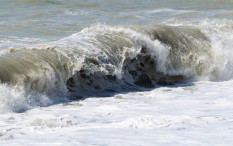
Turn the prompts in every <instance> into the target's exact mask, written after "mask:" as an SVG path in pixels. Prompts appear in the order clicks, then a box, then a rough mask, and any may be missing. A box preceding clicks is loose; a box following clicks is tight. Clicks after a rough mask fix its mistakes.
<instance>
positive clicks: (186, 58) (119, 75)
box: [0, 25, 225, 99]
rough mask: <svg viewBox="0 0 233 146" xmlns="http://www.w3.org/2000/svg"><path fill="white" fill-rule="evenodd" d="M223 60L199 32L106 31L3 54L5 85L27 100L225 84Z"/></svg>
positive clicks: (91, 31) (183, 29) (124, 28)
mask: <svg viewBox="0 0 233 146" xmlns="http://www.w3.org/2000/svg"><path fill="white" fill-rule="evenodd" d="M219 58H221V56H219V55H216V51H215V50H214V49H213V47H212V41H211V39H210V38H209V37H207V36H205V35H204V34H203V33H202V32H201V31H200V30H199V29H198V28H196V27H192V26H155V27H148V28H143V27H139V26H106V25H100V26H95V27H91V28H86V29H84V30H82V31H81V32H79V33H76V34H73V35H71V36H69V37H67V38H63V39H61V40H58V41H56V42H53V43H51V44H49V45H44V46H43V45H41V46H33V47H25V48H18V49H13V48H11V49H7V50H2V51H1V56H0V80H1V83H3V84H4V88H8V86H11V87H17V89H18V88H19V89H20V90H23V91H24V96H25V95H28V93H32V92H33V93H34V94H38V93H39V94H42V95H47V96H49V97H51V96H53V95H55V94H57V95H59V96H60V95H61V94H62V95H64V96H68V97H70V98H73V99H77V98H78V99H80V98H84V97H88V96H104V95H109V93H113V92H124V91H130V90H141V89H143V88H152V87H155V86H156V85H170V84H174V83H181V82H187V81H189V80H197V79H199V78H205V79H221V78H222V76H225V75H223V70H224V69H225V68H224V67H223V64H224V60H223V61H221V60H218V59H219ZM216 60H218V61H217V62H218V63H216ZM6 86H7V87H6Z"/></svg>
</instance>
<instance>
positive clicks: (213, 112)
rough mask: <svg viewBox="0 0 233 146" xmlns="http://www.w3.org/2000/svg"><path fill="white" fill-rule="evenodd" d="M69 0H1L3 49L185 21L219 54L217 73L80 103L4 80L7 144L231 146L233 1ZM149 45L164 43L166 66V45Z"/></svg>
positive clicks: (0, 98)
mask: <svg viewBox="0 0 233 146" xmlns="http://www.w3.org/2000/svg"><path fill="white" fill-rule="evenodd" d="M69 2H70V4H68V2H67V3H66V2H63V1H62V0H59V1H58V2H57V3H58V4H54V0H43V1H41V3H40V2H38V3H36V2H35V3H34V2H33V1H32V0H23V1H22V2H19V0H15V1H14V2H8V1H6V2H4V1H1V2H0V5H1V6H0V8H2V10H0V18H1V22H0V30H2V31H1V32H2V33H1V35H0V37H1V39H0V49H6V48H22V47H27V46H35V45H40V44H43V45H44V44H45V45H52V46H53V45H56V44H62V45H64V46H65V45H67V44H69V45H70V44H72V45H74V46H77V45H78V46H82V45H83V44H82V43H81V42H83V40H82V39H84V40H88V39H90V38H89V37H92V36H91V35H90V34H88V35H87V34H86V32H87V31H88V30H89V29H92V28H95V27H98V26H102V24H107V25H120V24H122V25H125V24H130V25H139V26H145V25H146V26H151V25H152V26H154V25H172V26H183V25H186V26H195V27H197V28H199V29H200V30H201V31H202V32H203V33H204V34H205V35H206V36H207V37H208V39H209V40H210V44H211V51H212V54H213V57H214V58H215V60H214V63H213V64H212V65H213V66H211V67H212V68H218V72H217V73H216V74H215V75H214V76H201V77H199V78H198V79H196V80H195V81H194V82H189V83H186V84H178V85H173V86H167V87H156V88H154V89H153V90H148V91H143V92H126V93H119V94H116V95H113V96H109V97H98V98H97V97H90V98H87V99H85V100H81V101H73V102H69V100H67V99H66V98H64V97H65V94H66V93H64V94H62V95H60V96H59V95H54V96H48V95H45V94H41V93H36V92H29V93H28V92H27V91H26V90H24V89H22V87H20V86H17V85H16V86H13V87H12V86H9V85H6V84H0V112H1V114H0V145H119V146H122V145H153V146H154V145H208V146H209V145H211V146H212V145H213V146H215V145H221V146H222V145H229V146H230V145H232V143H233V139H232V132H233V112H232V111H233V91H232V87H233V86H232V84H233V80H232V75H233V58H232V56H233V54H232V52H233V50H232V49H233V35H232V34H233V22H232V2H231V1H227V0H226V1H224V2H223V1H219V0H208V1H183V0H180V1H179V2H172V3H170V2H168V1H156V2H152V1H151V2H142V1H138V3H136V2H132V1H129V2H128V3H126V4H125V1H124V2H121V1H119V2H115V1H114V2H115V3H113V4H111V3H109V2H106V1H102V3H101V2H99V3H97V2H96V3H95V2H94V3H93V2H92V1H84V2H82V5H79V4H77V2H75V1H73V0H69ZM140 2H142V3H140ZM47 3H48V4H47ZM55 3H56V2H55ZM35 4H36V6H35ZM98 4H99V5H98ZM115 4H116V5H115ZM215 4H216V5H215ZM45 6H46V7H45ZM109 6H110V7H109ZM9 10H14V11H15V13H12V12H11V11H9ZM28 11H30V13H29V12H28ZM87 27H88V28H87ZM81 30H82V31H81ZM119 31H123V32H124V33H127V34H131V36H132V37H135V38H140V37H142V38H140V39H143V40H147V38H143V36H140V35H138V34H135V33H134V32H131V31H129V30H128V31H127V32H126V31H125V30H119ZM94 35H96V34H93V36H94ZM67 36H68V37H67ZM80 36H81V37H80ZM79 43H80V44H79ZM148 43H149V44H150V43H152V45H154V46H157V47H158V46H159V47H158V48H160V49H159V50H156V51H157V52H156V53H158V54H159V55H158V57H159V60H160V65H161V66H160V70H161V71H164V72H165V71H166V70H165V68H163V66H164V64H165V63H164V60H166V59H167V56H166V55H167V54H166V51H164V46H163V45H162V44H160V42H158V41H154V42H148ZM88 47H89V49H90V50H92V51H97V52H98V50H96V49H95V47H94V46H88ZM84 48H85V47H84ZM4 51H6V52H7V51H8V50H4ZM4 51H1V52H4ZM60 51H61V52H62V51H64V50H60ZM71 51H73V50H71ZM84 51H86V50H84ZM202 59H203V58H202ZM204 59H205V58H204ZM204 59H203V60H204Z"/></svg>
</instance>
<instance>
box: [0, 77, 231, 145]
mask: <svg viewBox="0 0 233 146" xmlns="http://www.w3.org/2000/svg"><path fill="white" fill-rule="evenodd" d="M232 83H233V82H232V81H225V82H209V81H200V82H195V83H193V84H190V85H189V84H188V85H182V86H177V87H171V88H170V87H161V88H157V89H154V90H152V91H145V92H132V93H127V94H118V95H116V96H114V97H106V98H88V99H86V100H84V101H77V102H70V103H62V104H58V105H53V106H49V107H44V108H34V109H32V110H29V111H27V112H24V113H8V114H4V115H1V125H4V126H1V128H0V134H1V140H2V141H1V144H3V145H9V144H11V145H174V144H175V145H231V143H232V130H233V121H232V120H233V114H232V112H231V111H232V110H233V96H232V95H233V92H232V88H231V86H232Z"/></svg>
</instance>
